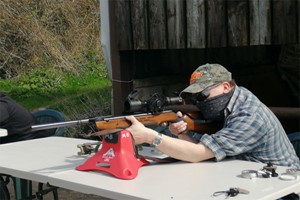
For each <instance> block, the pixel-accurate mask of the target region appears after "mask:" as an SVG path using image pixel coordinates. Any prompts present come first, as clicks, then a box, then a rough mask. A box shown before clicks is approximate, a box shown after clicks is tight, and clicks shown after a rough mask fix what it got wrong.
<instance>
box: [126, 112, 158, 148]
mask: <svg viewBox="0 0 300 200" xmlns="http://www.w3.org/2000/svg"><path fill="white" fill-rule="evenodd" d="M125 118H126V119H127V120H129V121H130V122H131V126H130V127H128V128H127V129H126V130H128V131H130V133H131V134H132V136H133V138H134V142H135V144H142V143H148V144H151V143H152V141H153V139H154V137H155V136H156V135H157V132H156V131H154V130H152V129H149V128H147V127H145V126H144V125H143V124H142V123H141V122H139V121H138V120H137V119H136V118H135V117H134V116H126V117H125Z"/></svg>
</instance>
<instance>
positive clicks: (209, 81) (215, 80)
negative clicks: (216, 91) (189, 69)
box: [182, 64, 232, 94]
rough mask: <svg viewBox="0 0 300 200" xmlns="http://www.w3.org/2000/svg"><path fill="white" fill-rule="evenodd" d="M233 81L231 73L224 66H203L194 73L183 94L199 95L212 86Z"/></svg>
mask: <svg viewBox="0 0 300 200" xmlns="http://www.w3.org/2000/svg"><path fill="white" fill-rule="evenodd" d="M231 79H232V78H231V73H230V72H229V71H227V69H225V68H224V67H223V66H222V65H219V64H205V65H201V66H199V67H198V68H197V69H196V70H195V71H194V72H193V73H192V75H191V78H190V85H189V86H188V87H187V88H185V89H184V90H183V91H182V93H193V94H194V93H199V92H202V91H203V90H205V89H206V88H208V87H210V86H212V85H215V84H219V83H222V82H225V81H230V80H231Z"/></svg>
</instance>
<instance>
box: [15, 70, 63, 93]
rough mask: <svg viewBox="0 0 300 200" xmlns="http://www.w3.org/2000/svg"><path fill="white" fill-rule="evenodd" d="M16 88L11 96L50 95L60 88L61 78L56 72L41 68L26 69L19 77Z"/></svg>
mask: <svg viewBox="0 0 300 200" xmlns="http://www.w3.org/2000/svg"><path fill="white" fill-rule="evenodd" d="M18 82H19V88H18V90H15V91H12V94H11V95H13V96H16V95H18V96H19V97H22V98H28V97H33V96H35V95H39V96H51V95H53V94H55V93H57V92H58V91H59V90H61V89H62V79H61V77H60V75H58V74H57V72H56V73H55V72H53V71H51V70H47V69H43V70H39V69H32V70H29V71H26V72H25V74H24V75H23V76H21V77H20V79H19V81H18Z"/></svg>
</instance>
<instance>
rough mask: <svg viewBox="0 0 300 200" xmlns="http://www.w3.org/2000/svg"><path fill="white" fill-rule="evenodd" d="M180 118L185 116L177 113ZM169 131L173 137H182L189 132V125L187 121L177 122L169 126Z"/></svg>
mask: <svg viewBox="0 0 300 200" xmlns="http://www.w3.org/2000/svg"><path fill="white" fill-rule="evenodd" d="M177 115H178V117H180V118H182V117H183V114H182V113H181V112H180V111H179V112H177ZM169 130H170V132H171V133H172V134H173V135H177V136H178V135H180V134H182V133H184V132H185V131H187V123H186V122H185V121H183V120H182V121H179V122H175V123H172V124H170V125H169Z"/></svg>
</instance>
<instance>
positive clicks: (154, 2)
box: [148, 0, 167, 49]
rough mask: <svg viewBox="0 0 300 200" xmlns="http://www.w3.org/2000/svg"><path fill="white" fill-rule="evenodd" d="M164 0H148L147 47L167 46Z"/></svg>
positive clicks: (158, 47) (162, 47) (160, 47)
mask: <svg viewBox="0 0 300 200" xmlns="http://www.w3.org/2000/svg"><path fill="white" fill-rule="evenodd" d="M165 4H166V0H149V1H148V6H149V10H148V13H149V47H150V49H165V48H166V47H167V34H166V33H167V31H166V5H165Z"/></svg>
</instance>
